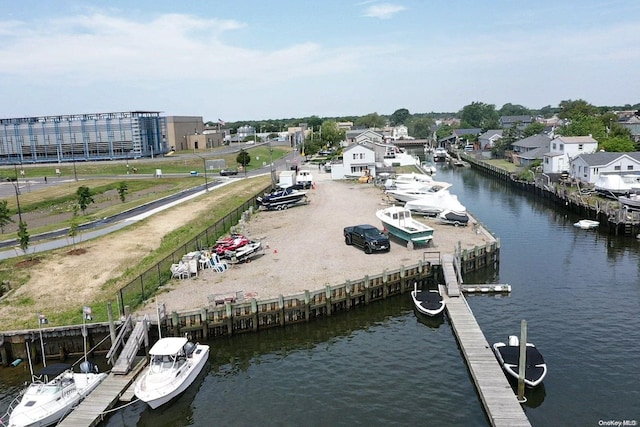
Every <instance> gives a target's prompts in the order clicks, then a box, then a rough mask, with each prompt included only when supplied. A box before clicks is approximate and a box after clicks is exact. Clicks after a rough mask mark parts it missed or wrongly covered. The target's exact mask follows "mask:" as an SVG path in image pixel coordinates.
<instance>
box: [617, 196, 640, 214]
mask: <svg viewBox="0 0 640 427" xmlns="http://www.w3.org/2000/svg"><path fill="white" fill-rule="evenodd" d="M618 201H619V202H620V204H621V205H622V206H623V207H626V208H627V209H631V210H640V194H626V195H624V196H618Z"/></svg>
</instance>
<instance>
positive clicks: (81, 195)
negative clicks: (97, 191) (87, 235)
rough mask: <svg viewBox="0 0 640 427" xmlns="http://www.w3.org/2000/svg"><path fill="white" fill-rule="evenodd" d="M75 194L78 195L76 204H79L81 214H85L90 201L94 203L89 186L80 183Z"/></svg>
mask: <svg viewBox="0 0 640 427" xmlns="http://www.w3.org/2000/svg"><path fill="white" fill-rule="evenodd" d="M76 196H78V205H79V206H80V209H82V214H83V215H85V214H86V211H87V206H89V205H90V204H91V203H94V200H93V194H91V190H89V187H85V186H84V185H82V186H80V187H78V190H77V191H76Z"/></svg>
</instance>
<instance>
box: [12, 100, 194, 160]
mask: <svg viewBox="0 0 640 427" xmlns="http://www.w3.org/2000/svg"><path fill="white" fill-rule="evenodd" d="M201 120H202V119H201V118H200V121H201ZM169 147H170V145H169V141H168V139H167V118H166V117H162V116H160V112H155V111H130V112H120V113H96V114H77V115H65V116H42V117H21V118H11V119H0V164H16V163H20V164H22V163H52V162H72V161H83V160H84V161H87V160H114V159H129V158H138V157H153V156H154V155H156V154H158V155H160V154H165V153H166V152H168V151H169Z"/></svg>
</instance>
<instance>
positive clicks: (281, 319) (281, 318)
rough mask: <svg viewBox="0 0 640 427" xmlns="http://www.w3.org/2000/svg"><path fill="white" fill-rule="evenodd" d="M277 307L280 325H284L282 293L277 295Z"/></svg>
mask: <svg viewBox="0 0 640 427" xmlns="http://www.w3.org/2000/svg"><path fill="white" fill-rule="evenodd" d="M278 308H279V312H280V316H279V317H280V319H279V320H280V322H279V324H280V326H284V297H283V296H282V295H278Z"/></svg>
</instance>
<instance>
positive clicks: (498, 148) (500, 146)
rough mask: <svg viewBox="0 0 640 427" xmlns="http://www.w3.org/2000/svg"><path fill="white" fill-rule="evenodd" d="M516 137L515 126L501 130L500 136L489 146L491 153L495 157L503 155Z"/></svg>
mask: <svg viewBox="0 0 640 427" xmlns="http://www.w3.org/2000/svg"><path fill="white" fill-rule="evenodd" d="M517 139H518V131H517V129H516V128H513V127H511V128H507V129H504V130H503V131H502V138H498V140H496V141H495V142H494V143H493V146H492V147H491V154H493V155H494V157H496V158H501V157H504V153H505V151H507V150H509V149H511V144H513V143H514V142H515V141H516V140H517Z"/></svg>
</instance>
